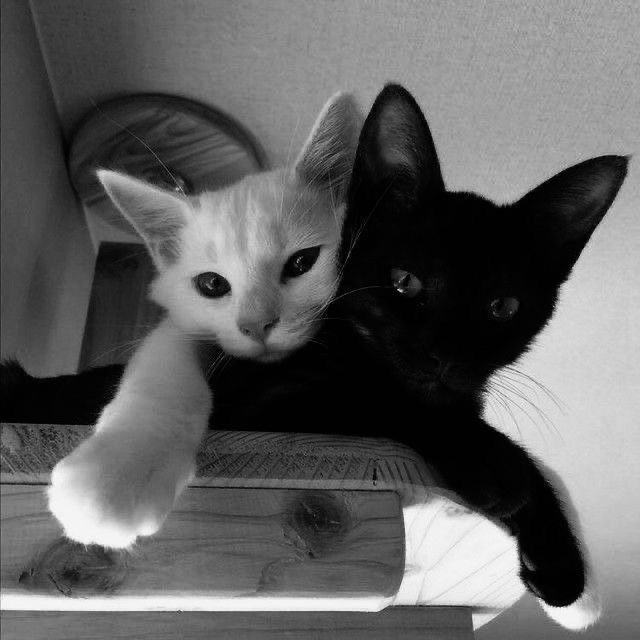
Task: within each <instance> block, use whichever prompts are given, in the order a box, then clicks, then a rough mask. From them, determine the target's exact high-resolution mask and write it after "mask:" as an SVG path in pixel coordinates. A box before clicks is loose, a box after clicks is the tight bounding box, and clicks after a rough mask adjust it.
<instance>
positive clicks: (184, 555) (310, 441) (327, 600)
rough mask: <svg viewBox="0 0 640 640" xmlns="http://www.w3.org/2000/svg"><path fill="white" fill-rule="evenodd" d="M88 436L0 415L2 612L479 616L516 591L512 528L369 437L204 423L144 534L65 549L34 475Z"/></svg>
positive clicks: (411, 457) (390, 445)
mask: <svg viewBox="0 0 640 640" xmlns="http://www.w3.org/2000/svg"><path fill="white" fill-rule="evenodd" d="M89 433H90V430H89V429H88V428H87V427H77V426H57V425H13V424H6V425H3V426H2V447H1V462H2V468H1V476H0V480H1V482H2V487H1V489H2V545H1V547H2V572H1V577H2V608H3V609H6V610H17V609H22V610H26V609H31V610H49V611H82V610H84V611H113V610H120V611H145V610H147V611H148V610H165V611H177V610H181V611H259V610H263V611H267V610H268V611H274V610H280V611H283V612H284V611H295V610H298V611H311V610H316V611H322V610H324V611H339V610H342V611H379V610H381V609H384V608H385V607H389V606H394V607H397V606H416V605H446V606H465V607H472V608H473V619H474V626H476V627H478V626H480V625H481V624H484V623H485V622H486V621H487V620H489V619H491V618H492V617H494V616H495V615H497V614H498V613H499V612H500V611H502V610H504V609H505V608H507V607H509V606H510V605H511V604H513V603H514V602H515V601H516V600H517V599H518V598H519V597H520V596H521V595H522V593H523V592H524V587H523V585H522V583H521V582H520V580H519V579H518V577H517V571H518V560H517V552H516V549H515V545H514V544H513V541H512V539H511V538H510V537H509V536H508V535H506V534H505V533H504V532H503V531H502V530H501V529H500V528H498V527H497V526H496V525H495V524H493V523H492V522H490V521H488V520H486V519H485V518H483V517H481V516H479V515H477V514H475V513H472V512H470V511H469V510H467V509H466V508H465V507H464V505H461V504H460V502H459V501H458V500H457V499H456V497H455V496H454V495H452V494H451V493H450V492H448V491H446V490H444V489H441V488H438V486H437V480H436V478H435V477H434V474H433V473H431V472H430V470H429V469H427V467H426V466H425V465H424V463H423V461H422V460H421V459H420V458H419V457H418V456H417V455H416V454H415V453H414V452H413V451H412V450H410V449H408V448H406V447H404V446H402V445H399V444H397V443H394V442H391V441H378V440H373V439H352V438H337V437H329V436H321V435H310V434H280V433H259V432H242V431H225V432H222V431H221V432H212V433H211V434H210V436H209V437H208V438H207V440H206V441H205V442H204V443H203V446H202V448H201V451H200V453H199V456H198V469H199V472H198V475H197V478H196V479H195V481H194V482H193V483H192V485H191V486H190V488H189V489H187V491H186V492H185V493H184V494H183V496H182V497H181V498H180V499H179V501H178V503H177V505H176V508H175V510H174V511H173V512H172V514H171V515H170V516H169V518H168V519H167V522H166V524H165V526H164V527H163V529H162V530H161V531H160V532H159V533H158V534H156V535H155V536H152V537H150V538H145V539H143V540H141V541H140V543H139V544H137V545H136V547H135V548H134V549H133V550H131V551H130V552H127V553H125V552H108V551H105V550H104V549H101V548H99V547H88V548H84V547H82V546H80V545H75V544H73V543H70V542H69V541H66V540H64V539H63V538H61V537H60V529H59V526H58V524H57V523H56V522H55V520H54V519H53V518H52V517H51V516H50V515H49V513H48V511H47V509H46V500H45V486H46V484H47V482H48V476H49V472H50V470H51V468H52V467H53V465H54V464H55V463H56V462H57V460H59V459H60V458H62V457H63V456H64V455H66V454H67V453H68V452H70V451H71V450H72V449H73V448H74V447H75V446H76V445H77V444H78V443H79V442H80V441H81V440H82V439H83V438H85V437H86V436H87V435H88V434H89ZM247 488H251V489H252V490H251V491H247ZM301 637H303V636H301Z"/></svg>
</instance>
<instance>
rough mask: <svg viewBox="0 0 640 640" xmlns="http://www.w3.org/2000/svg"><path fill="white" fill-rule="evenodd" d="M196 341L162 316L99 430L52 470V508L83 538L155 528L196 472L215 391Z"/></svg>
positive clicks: (105, 540)
mask: <svg viewBox="0 0 640 640" xmlns="http://www.w3.org/2000/svg"><path fill="white" fill-rule="evenodd" d="M196 349H197V345H196V344H195V343H194V342H193V341H191V340H189V339H188V338H187V337H186V336H184V335H183V334H181V333H180V332H179V330H177V329H176V328H175V327H174V326H172V324H171V323H170V321H169V320H164V321H163V322H162V323H161V324H160V325H159V326H158V327H157V328H156V329H155V330H154V331H153V332H152V333H150V334H149V336H147V338H146V339H145V340H144V342H143V343H142V345H141V347H140V348H139V349H138V351H137V352H136V353H135V355H134V356H133V358H132V359H131V361H130V363H129V365H128V366H127V368H126V371H125V373H124V376H123V378H122V381H121V383H120V387H119V389H118V392H117V394H116V396H115V397H114V399H113V400H112V401H111V402H110V403H109V404H108V405H107V406H106V407H105V409H104V411H103V412H102V414H101V416H100V418H99V420H98V422H97V424H96V428H95V432H94V434H93V435H92V436H90V437H89V438H88V439H87V440H85V441H84V442H83V443H82V444H81V445H80V446H79V447H78V448H77V449H76V450H75V451H73V452H72V453H71V454H70V455H69V456H67V457H66V458H64V459H63V460H62V461H60V462H59V463H58V464H57V465H56V467H55V468H54V470H53V472H52V475H51V487H50V488H49V508H50V510H51V512H52V513H53V514H54V516H55V517H56V518H57V519H58V520H59V521H60V523H61V524H62V526H63V528H64V532H65V534H66V535H67V536H68V537H69V538H71V539H73V540H76V541H78V542H82V543H85V544H100V545H103V546H106V547H115V548H117V547H127V546H129V545H130V544H132V543H133V542H134V541H135V539H136V538H137V537H138V536H144V535H150V534H152V533H155V532H156V531H157V530H158V529H159V528H160V526H161V525H162V523H163V522H164V520H165V518H166V516H167V514H168V513H169V511H170V510H171V508H172V506H173V504H174V501H175V499H176V497H177V496H178V495H179V494H180V493H181V492H182V490H183V489H184V488H185V486H186V485H187V483H188V482H189V480H190V478H191V477H192V474H193V472H194V464H195V454H196V451H197V448H198V445H199V443H200V441H201V439H202V436H203V433H204V432H205V430H206V428H207V424H208V419H209V414H210V412H211V393H210V390H209V387H208V385H207V382H206V380H205V378H204V375H203V373H202V369H201V367H200V364H199V361H198V357H197V352H196Z"/></svg>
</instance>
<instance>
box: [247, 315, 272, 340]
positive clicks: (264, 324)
mask: <svg viewBox="0 0 640 640" xmlns="http://www.w3.org/2000/svg"><path fill="white" fill-rule="evenodd" d="M278 322H280V318H270V319H269V320H266V321H265V320H264V319H260V320H241V321H240V322H238V329H240V333H242V334H243V335H245V336H247V337H248V338H253V339H254V340H259V341H262V340H265V339H266V337H267V336H268V335H269V333H270V332H271V330H272V329H273V328H274V327H275V326H276V325H277V324H278Z"/></svg>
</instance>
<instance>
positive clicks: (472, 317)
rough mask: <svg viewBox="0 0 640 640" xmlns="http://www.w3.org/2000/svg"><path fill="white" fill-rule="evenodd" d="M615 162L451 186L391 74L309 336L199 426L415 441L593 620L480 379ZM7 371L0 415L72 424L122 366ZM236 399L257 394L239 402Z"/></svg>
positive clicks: (564, 529)
mask: <svg viewBox="0 0 640 640" xmlns="http://www.w3.org/2000/svg"><path fill="white" fill-rule="evenodd" d="M626 166H627V159H626V158H624V157H619V156H602V157H600V158H594V159H592V160H588V161H586V162H583V163H581V164H578V165H576V166H574V167H571V168H569V169H567V170H565V171H563V172H561V173H559V174H558V175H556V176H555V177H553V178H551V179H550V180H548V181H547V182H545V183H544V184H542V185H540V186H539V187H537V188H536V189H534V190H533V191H531V192H530V193H528V194H526V195H525V196H524V197H523V198H521V199H520V200H519V201H517V202H516V203H514V204H511V205H506V206H498V205H496V204H494V203H492V202H490V201H489V200H487V199H485V198H483V197H481V196H478V195H475V194H471V193H453V192H448V191H447V190H446V189H445V186H444V182H443V179H442V174H441V171H440V166H439V162H438V157H437V154H436V150H435V146H434V144H433V140H432V138H431V134H430V131H429V128H428V125H427V122H426V120H425V118H424V116H423V114H422V112H421V110H420V108H419V106H418V105H417V104H416V102H415V100H414V99H413V97H412V96H411V95H410V94H409V93H408V92H407V91H406V90H404V89H403V88H402V87H399V86H397V85H389V86H387V87H385V89H384V90H383V91H382V92H381V93H380V95H379V96H378V98H377V99H376V101H375V103H374V105H373V108H372V110H371V112H370V114H369V116H368V118H367V120H366V122H365V125H364V128H363V130H362V134H361V137H360V144H359V148H358V152H357V156H356V161H355V166H354V170H353V176H352V182H351V186H350V191H349V198H348V210H347V216H346V222H345V229H344V235H343V245H342V256H341V259H342V272H343V275H342V284H341V289H340V291H339V294H338V295H337V297H336V299H335V301H334V303H333V304H332V306H331V308H330V309H329V312H328V314H327V315H328V319H327V320H326V321H325V324H324V326H323V328H322V329H321V331H320V333H319V335H318V337H317V341H316V342H314V343H311V344H309V345H307V346H306V347H304V348H303V349H301V350H300V351H298V352H297V353H295V354H294V355H292V356H291V357H290V358H288V359H287V360H285V361H284V362H280V363H276V364H270V365H264V364H258V363H250V362H242V361H232V362H231V363H230V365H229V366H227V367H225V368H224V369H222V368H221V369H220V371H218V372H216V374H215V375H214V378H213V379H212V388H214V389H215V397H216V401H215V414H214V419H213V424H215V427H216V428H218V429H222V428H225V429H227V428H238V427H239V426H241V427H242V428H249V429H251V428H258V429H268V428H272V429H274V430H278V431H282V430H292V431H321V432H325V433H329V432H337V433H349V434H361V435H367V436H384V437H389V438H393V439H395V440H399V441H402V442H404V443H406V444H408V445H410V446H412V447H413V448H414V449H416V450H417V451H418V452H419V453H421V454H422V455H423V457H424V458H425V460H426V462H427V463H428V464H429V465H430V466H431V467H432V468H434V469H435V470H436V471H437V472H438V473H439V474H440V475H441V477H442V478H443V479H444V480H445V482H446V483H447V485H448V486H449V487H450V488H452V489H453V490H455V491H456V492H457V493H458V494H459V495H460V496H461V497H462V498H463V499H464V500H466V501H467V502H468V503H469V504H470V505H471V506H473V507H474V508H476V509H478V510H479V511H481V512H483V513H485V514H486V515H488V516H489V517H491V518H494V519H496V520H498V521H500V522H501V523H502V524H503V525H504V526H505V527H507V528H508V530H509V531H511V533H512V534H513V535H514V536H516V537H517V540H518V546H519V551H520V559H521V577H522V579H523V581H524V582H525V584H526V585H527V586H528V588H529V589H530V590H531V591H532V592H533V593H534V594H536V595H537V596H538V597H539V598H540V599H541V600H542V601H543V603H546V605H548V606H547V607H546V608H547V610H548V611H549V613H550V615H552V616H553V617H554V618H556V619H557V620H558V621H560V622H561V623H562V624H564V625H565V626H568V627H571V628H581V627H583V626H586V625H588V624H590V623H591V622H592V621H593V620H594V619H595V618H597V615H598V605H597V598H596V597H595V595H594V594H592V593H591V592H590V591H589V588H588V585H587V576H586V568H585V562H584V559H583V556H582V553H581V551H580V547H579V543H578V541H577V540H576V537H575V535H574V533H573V532H572V529H571V526H570V524H569V523H568V521H567V517H566V516H565V514H564V512H563V509H562V507H561V505H560V502H559V500H558V498H557V497H556V495H555V492H554V489H553V488H552V486H551V484H550V483H549V481H548V480H547V479H546V478H545V476H544V475H543V473H541V471H540V470H539V468H538V466H537V465H536V464H535V462H534V461H533V460H532V459H531V458H530V457H529V456H528V455H527V453H526V452H525V451H524V450H523V449H522V448H520V447H519V446H517V445H516V444H514V443H513V442H512V441H511V440H509V438H507V437H506V436H505V435H503V434H501V433H500V432H498V431H496V430H495V429H493V428H492V427H491V426H490V425H488V424H487V423H486V422H485V421H484V420H483V419H482V417H481V416H482V406H483V396H484V393H485V388H486V385H487V382H488V380H489V378H490V376H491V375H492V374H494V373H495V372H497V371H498V370H500V368H501V367H504V366H506V365H509V364H511V363H513V362H514V361H515V360H516V359H517V358H519V357H520V356H521V355H522V354H523V353H524V352H525V351H526V350H527V349H528V348H529V346H530V345H531V343H532V341H533V339H534V338H535V336H536V335H537V334H538V333H539V332H540V330H541V329H542V328H543V327H544V326H545V324H546V323H547V322H548V320H549V319H550V317H551V315H552V313H553V309H554V305H555V302H556V298H557V294H558V289H559V287H560V286H561V284H562V283H563V282H564V281H565V280H566V278H567V277H568V276H569V273H570V271H571V268H572V266H573V264H574V263H575V261H576V259H577V258H578V256H579V255H580V252H581V251H582V249H583V247H584V246H585V244H586V242H587V241H588V239H589V237H590V235H591V233H592V232H593V230H594V229H595V227H596V226H597V225H598V223H599V222H600V220H601V219H602V217H603V216H604V214H605V212H606V211H607V209H608V208H609V207H610V205H611V203H612V202H613V199H614V198H615V196H616V194H617V192H618V189H619V188H620V186H621V184H622V182H623V180H624V177H625V175H626ZM12 371H13V374H12V377H7V386H6V389H5V391H4V392H3V396H4V399H5V402H4V403H3V405H4V406H3V409H2V418H3V419H4V420H14V421H18V420H22V421H42V422H45V421H46V422H64V423H79V424H83V423H92V422H94V421H95V419H96V417H97V414H98V412H99V411H100V408H101V407H102V406H103V405H104V403H105V402H106V400H107V399H108V390H109V389H115V387H116V385H117V382H118V379H119V376H120V374H121V369H119V368H118V367H109V368H104V369H101V370H94V371H93V372H90V373H85V374H80V375H78V376H72V377H61V378H57V379H49V380H36V379H34V378H30V377H28V376H27V375H26V374H24V372H22V371H21V370H20V369H19V368H16V366H15V365H14V366H13V369H12ZM89 376H93V379H91V380H90V379H89ZM247 397H251V398H256V401H255V402H252V404H251V405H250V406H248V405H247V403H246V398H247ZM570 605H571V606H570ZM556 608H559V609H556Z"/></svg>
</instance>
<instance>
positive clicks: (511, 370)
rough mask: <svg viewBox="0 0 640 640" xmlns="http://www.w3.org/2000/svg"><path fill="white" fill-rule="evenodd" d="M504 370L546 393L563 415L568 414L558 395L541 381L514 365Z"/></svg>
mask: <svg viewBox="0 0 640 640" xmlns="http://www.w3.org/2000/svg"><path fill="white" fill-rule="evenodd" d="M504 370H505V371H508V372H509V373H512V374H514V375H515V376H520V377H521V378H525V379H526V380H528V381H529V382H530V383H531V384H533V385H534V386H535V387H536V388H537V389H539V390H540V391H541V392H542V393H544V394H545V395H546V396H548V397H549V399H550V400H551V401H552V402H553V403H554V404H555V405H556V406H557V407H558V409H559V410H560V411H562V412H563V413H565V412H566V409H567V406H566V404H565V403H564V402H563V401H562V400H561V399H560V398H559V397H558V395H557V394H555V393H554V392H553V391H552V390H551V389H549V387H547V386H546V385H544V384H542V382H540V381H539V380H536V378H534V377H533V376H532V375H530V374H528V373H525V372H524V371H521V370H520V369H517V368H516V367H514V366H513V365H507V366H506V367H504Z"/></svg>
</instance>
